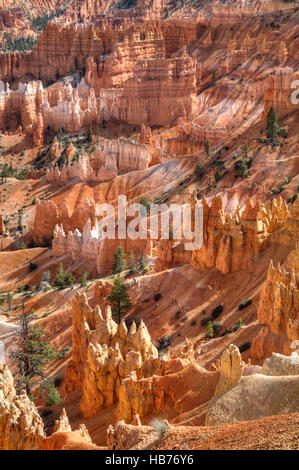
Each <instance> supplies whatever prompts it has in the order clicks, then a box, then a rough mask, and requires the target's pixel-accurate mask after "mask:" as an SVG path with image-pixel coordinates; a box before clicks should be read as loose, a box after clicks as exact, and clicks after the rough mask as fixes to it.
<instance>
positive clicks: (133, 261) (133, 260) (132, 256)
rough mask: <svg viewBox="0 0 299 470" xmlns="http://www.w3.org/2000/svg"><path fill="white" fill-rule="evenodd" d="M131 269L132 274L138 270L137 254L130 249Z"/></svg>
mask: <svg viewBox="0 0 299 470" xmlns="http://www.w3.org/2000/svg"><path fill="white" fill-rule="evenodd" d="M129 270H130V274H133V273H135V272H136V265H135V255H134V252H133V251H130V261H129Z"/></svg>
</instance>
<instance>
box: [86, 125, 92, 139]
mask: <svg viewBox="0 0 299 470" xmlns="http://www.w3.org/2000/svg"><path fill="white" fill-rule="evenodd" d="M87 140H88V142H89V143H91V142H92V127H91V121H90V122H89V126H88V132H87Z"/></svg>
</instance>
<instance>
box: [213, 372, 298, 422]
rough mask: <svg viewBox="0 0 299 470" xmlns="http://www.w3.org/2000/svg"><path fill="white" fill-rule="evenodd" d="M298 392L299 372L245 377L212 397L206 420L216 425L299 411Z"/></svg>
mask: <svg viewBox="0 0 299 470" xmlns="http://www.w3.org/2000/svg"><path fill="white" fill-rule="evenodd" d="M298 396H299V376H298V375H290V376H268V375H262V374H256V375H251V376H248V377H242V378H241V380H240V382H239V383H238V384H237V385H236V386H235V387H234V388H232V389H231V390H229V391H227V392H226V393H224V394H223V395H220V396H218V397H215V398H213V399H212V400H211V402H210V405H209V411H208V414H207V420H206V424H207V425H208V426H209V425H213V426H215V425H219V424H225V423H236V422H238V421H251V420H254V419H260V418H263V417H264V416H273V415H279V414H289V413H296V412H298V411H299V400H298Z"/></svg>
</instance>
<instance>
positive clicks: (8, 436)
mask: <svg viewBox="0 0 299 470" xmlns="http://www.w3.org/2000/svg"><path fill="white" fill-rule="evenodd" d="M0 449H2V450H62V449H65V450H66V449H73V450H75V449H78V450H91V449H97V446H95V445H94V444H93V443H92V440H91V438H90V435H89V433H88V430H87V428H86V426H85V425H84V424H80V426H79V428H78V430H77V431H72V428H71V425H70V423H69V420H68V417H67V415H66V412H65V409H63V411H62V413H61V416H60V418H59V420H57V421H56V422H55V425H54V432H53V434H52V435H51V436H49V437H46V435H45V433H44V423H43V420H42V419H41V417H40V415H39V414H38V411H37V409H36V406H35V404H34V403H33V402H32V401H31V400H30V399H29V398H28V396H27V395H26V394H25V393H23V394H21V395H17V394H16V390H15V388H14V385H13V377H12V375H11V372H10V370H9V369H8V367H7V366H6V365H1V364H0Z"/></svg>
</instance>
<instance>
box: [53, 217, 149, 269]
mask: <svg viewBox="0 0 299 470" xmlns="http://www.w3.org/2000/svg"><path fill="white" fill-rule="evenodd" d="M119 246H121V247H123V248H124V250H125V252H126V253H127V254H129V253H131V252H133V253H134V256H135V259H137V258H138V257H139V256H140V255H141V254H142V255H143V256H144V257H145V258H146V257H147V256H150V255H151V250H152V245H151V240H149V239H139V240H133V239H132V240H131V239H130V238H128V237H127V238H125V239H119V238H118V237H117V234H116V238H115V239H109V238H103V237H102V235H101V229H100V223H99V222H98V220H96V222H95V224H94V226H92V223H91V221H90V220H88V221H87V222H86V224H85V225H84V227H83V230H82V233H81V232H80V231H79V230H78V229H75V230H74V231H68V232H67V233H65V231H64V228H63V225H62V224H61V225H58V224H57V225H56V226H55V229H54V238H53V241H52V248H53V255H54V256H56V257H59V256H63V255H65V254H67V253H70V255H71V257H72V259H73V260H74V261H77V260H84V259H86V260H88V261H89V263H90V265H91V266H93V267H94V269H96V271H97V273H98V275H99V276H100V275H101V276H102V275H105V274H107V273H109V272H111V269H112V264H113V258H114V253H115V252H116V250H117V248H118V247H119Z"/></svg>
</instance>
